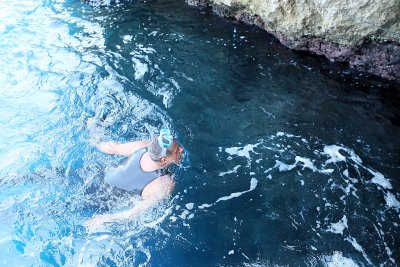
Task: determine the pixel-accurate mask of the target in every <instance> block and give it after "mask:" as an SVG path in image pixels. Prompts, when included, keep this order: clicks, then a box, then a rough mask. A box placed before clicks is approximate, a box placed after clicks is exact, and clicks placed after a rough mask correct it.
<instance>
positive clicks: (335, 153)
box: [324, 145, 346, 164]
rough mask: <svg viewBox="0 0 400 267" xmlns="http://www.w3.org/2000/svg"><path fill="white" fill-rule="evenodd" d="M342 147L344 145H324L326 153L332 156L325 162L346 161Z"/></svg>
mask: <svg viewBox="0 0 400 267" xmlns="http://www.w3.org/2000/svg"><path fill="white" fill-rule="evenodd" d="M340 149H342V147H340V146H337V145H331V146H324V154H325V155H328V156H330V157H331V158H330V159H328V160H327V161H326V162H325V164H328V163H332V162H334V163H335V162H340V161H346V157H345V156H343V155H342V154H340V152H339V150H340Z"/></svg>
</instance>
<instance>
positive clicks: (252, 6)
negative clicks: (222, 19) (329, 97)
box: [188, 0, 400, 81]
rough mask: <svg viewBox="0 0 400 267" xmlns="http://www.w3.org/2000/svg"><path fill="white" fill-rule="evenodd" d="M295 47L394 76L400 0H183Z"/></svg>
mask: <svg viewBox="0 0 400 267" xmlns="http://www.w3.org/2000/svg"><path fill="white" fill-rule="evenodd" d="M188 3H189V4H191V5H207V6H210V7H212V9H213V10H214V11H215V12H216V13H217V14H219V15H222V16H226V17H233V18H236V19H237V20H240V21H244V22H246V23H250V24H255V25H258V26H259V27H261V28H263V29H265V30H266V31H268V32H270V33H272V34H274V35H275V36H276V37H277V38H278V39H279V40H280V41H281V42H282V44H284V45H286V46H287V47H289V48H292V49H296V50H304V51H310V52H312V53H315V54H318V55H324V56H326V57H327V58H329V59H330V60H333V61H340V62H348V63H349V65H350V66H353V67H355V68H357V69H359V70H362V71H366V72H369V73H372V74H376V75H378V76H381V77H383V78H386V79H389V80H396V81H400V0H356V1H351V0H188Z"/></svg>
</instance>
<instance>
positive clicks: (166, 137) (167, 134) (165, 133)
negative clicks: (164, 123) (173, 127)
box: [157, 128, 174, 156]
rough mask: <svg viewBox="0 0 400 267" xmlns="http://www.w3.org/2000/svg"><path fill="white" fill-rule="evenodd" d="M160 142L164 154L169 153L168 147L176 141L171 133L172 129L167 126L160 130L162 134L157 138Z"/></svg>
mask: <svg viewBox="0 0 400 267" xmlns="http://www.w3.org/2000/svg"><path fill="white" fill-rule="evenodd" d="M157 141H158V144H159V145H160V147H161V149H162V155H163V156H165V155H167V150H168V148H169V147H170V146H171V145H172V143H173V141H174V137H173V136H172V134H171V131H170V130H169V129H167V128H162V129H161V130H160V135H159V136H158V138H157Z"/></svg>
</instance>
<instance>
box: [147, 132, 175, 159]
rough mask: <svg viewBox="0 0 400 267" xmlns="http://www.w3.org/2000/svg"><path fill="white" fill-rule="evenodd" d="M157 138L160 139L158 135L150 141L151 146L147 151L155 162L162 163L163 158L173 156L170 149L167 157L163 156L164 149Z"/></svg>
mask: <svg viewBox="0 0 400 267" xmlns="http://www.w3.org/2000/svg"><path fill="white" fill-rule="evenodd" d="M157 138H158V135H154V136H153V138H152V139H151V141H150V144H149V146H148V147H147V151H148V152H149V154H150V158H151V159H152V160H154V161H160V160H161V158H163V157H165V156H167V155H171V152H170V151H169V149H167V153H166V155H163V149H162V147H161V146H160V144H159V143H158V140H157Z"/></svg>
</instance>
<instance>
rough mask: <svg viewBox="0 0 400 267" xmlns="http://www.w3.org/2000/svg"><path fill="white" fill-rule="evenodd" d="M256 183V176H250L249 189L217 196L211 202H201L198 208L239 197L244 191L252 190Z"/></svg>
mask: <svg viewBox="0 0 400 267" xmlns="http://www.w3.org/2000/svg"><path fill="white" fill-rule="evenodd" d="M257 183H258V181H257V179H256V178H251V181H250V189H249V190H246V191H242V192H235V193H231V194H230V195H229V196H224V197H220V198H218V199H217V200H216V201H215V202H214V203H213V204H203V205H200V206H199V209H204V208H209V207H211V206H213V205H215V204H217V203H218V202H221V201H227V200H229V199H232V198H236V197H240V196H241V195H243V194H245V193H248V192H250V191H253V190H254V189H255V188H256V187H257Z"/></svg>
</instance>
